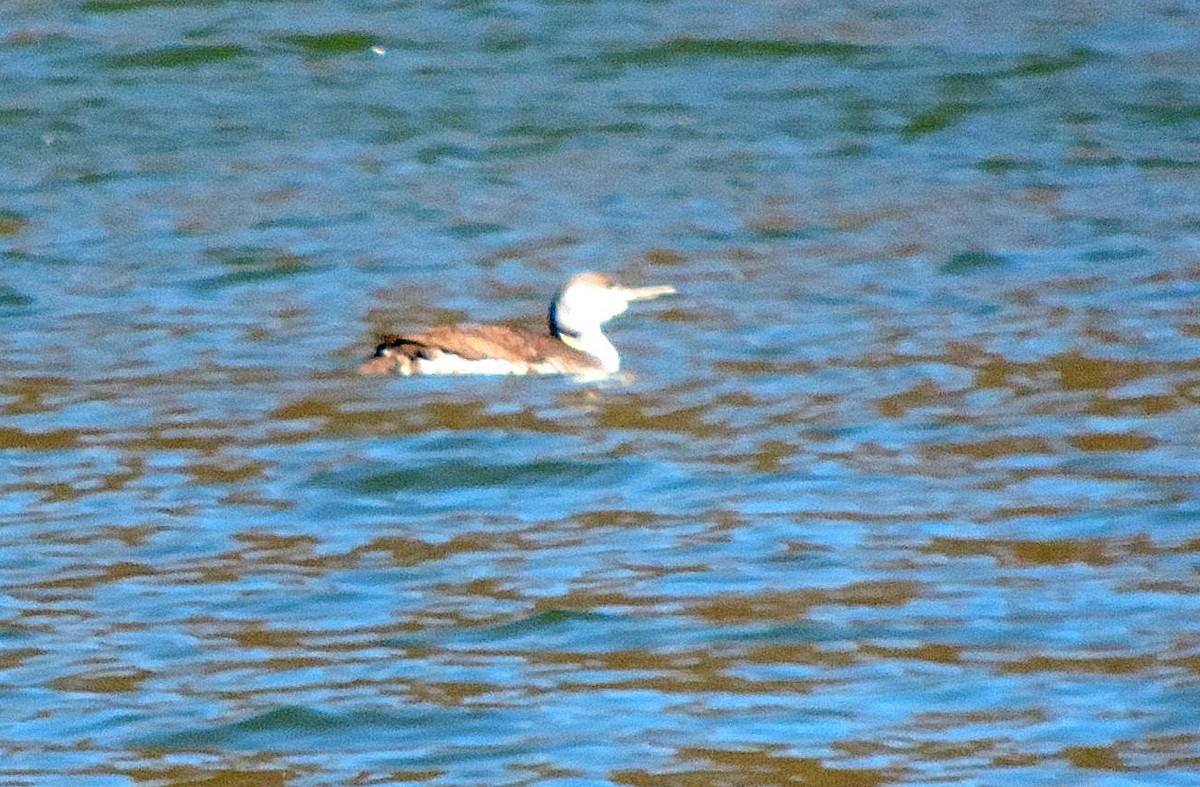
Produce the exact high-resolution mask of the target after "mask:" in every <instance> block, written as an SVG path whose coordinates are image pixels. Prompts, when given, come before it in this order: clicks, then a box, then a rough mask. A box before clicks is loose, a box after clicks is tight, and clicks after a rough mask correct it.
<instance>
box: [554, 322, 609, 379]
mask: <svg viewBox="0 0 1200 787" xmlns="http://www.w3.org/2000/svg"><path fill="white" fill-rule="evenodd" d="M548 322H549V325H550V335H551V336H553V337H554V338H556V339H558V340H559V341H561V342H562V343H563V344H565V345H567V346H568V347H572V348H574V349H576V350H579V351H580V352H585V353H587V354H588V355H591V356H593V357H594V358H596V359H597V360H599V361H600V366H601V368H602V369H603V370H604V371H605V372H608V373H612V372H616V371H618V370H620V368H621V356H620V355H618V354H617V348H616V347H613V344H612V342H610V341H609V340H608V337H607V336H605V335H604V332H603V331H601V330H600V326H599V325H589V326H587V327H586V328H583V329H579V328H576V327H573V326H571V325H569V324H564V321H563V320H562V319H561V318H560V316H559V314H558V313H557V311H556V310H554V309H551V310H550V319H549V320H548Z"/></svg>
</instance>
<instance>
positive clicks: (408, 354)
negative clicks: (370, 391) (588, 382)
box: [359, 273, 675, 376]
mask: <svg viewBox="0 0 1200 787" xmlns="http://www.w3.org/2000/svg"><path fill="white" fill-rule="evenodd" d="M673 292H675V288H674V287H670V286H654V287H624V286H622V285H620V284H617V283H616V282H614V281H612V280H611V279H609V278H608V277H607V276H604V275H603V274H600V273H580V274H577V275H575V276H573V277H572V278H571V279H570V281H568V282H567V283H566V284H565V285H563V288H562V289H561V290H559V291H558V294H557V295H555V296H554V300H552V301H551V302H550V311H549V313H548V314H547V316H546V326H547V328H548V331H547V332H545V333H537V332H534V331H529V330H525V329H523V328H510V327H508V326H504V325H443V326H439V327H436V328H430V329H429V330H426V331H422V332H420V333H412V334H407V335H404V336H398V335H387V336H382V337H380V340H379V345H378V346H377V347H376V348H375V355H374V356H373V357H372V358H371V359H370V360H369V361H367V362H366V363H364V364H363V365H362V366H361V367H359V371H360V372H361V373H363V374H401V375H406V376H407V375H413V374H574V375H586V376H601V375H607V374H613V373H615V372H617V371H618V370H620V368H621V357H620V356H619V355H618V354H617V348H616V347H613V345H612V342H610V341H609V340H608V337H606V336H605V335H604V333H603V332H602V331H601V330H600V326H601V325H603V324H604V323H606V322H608V321H609V320H611V319H612V318H613V317H616V316H617V315H618V314H620V313H621V312H623V311H625V310H626V309H627V308H629V304H630V303H632V302H633V301H648V300H653V299H654V298H657V297H659V296H660V295H669V294H671V293H673Z"/></svg>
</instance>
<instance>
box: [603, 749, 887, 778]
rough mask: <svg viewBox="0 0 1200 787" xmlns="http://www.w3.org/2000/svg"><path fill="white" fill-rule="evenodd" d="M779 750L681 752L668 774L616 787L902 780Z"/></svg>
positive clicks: (630, 773) (639, 772) (628, 773)
mask: <svg viewBox="0 0 1200 787" xmlns="http://www.w3.org/2000/svg"><path fill="white" fill-rule="evenodd" d="M782 752H783V748H782V747H778V748H775V747H764V748H761V749H757V750H733V749H712V748H698V747H688V748H682V749H679V750H678V751H677V752H676V754H675V757H674V760H675V762H674V763H672V766H671V768H670V769H669V770H658V771H650V770H643V769H628V770H621V771H615V772H614V773H613V774H612V778H613V780H614V781H615V782H617V783H618V784H629V785H634V786H635V787H658V786H659V785H670V787H699V785H710V784H720V785H727V784H728V785H763V784H806V785H816V786H817V787H876V785H880V784H885V783H888V782H892V781H894V780H895V779H897V778H899V777H900V776H901V775H902V774H901V772H899V771H897V770H895V769H889V770H874V769H854V768H836V767H830V766H827V765H825V764H824V763H823V762H821V760H819V759H816V758H811V757H793V756H789V755H786V754H784V753H782Z"/></svg>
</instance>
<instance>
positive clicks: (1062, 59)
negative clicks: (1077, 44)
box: [1009, 49, 1097, 77]
mask: <svg viewBox="0 0 1200 787" xmlns="http://www.w3.org/2000/svg"><path fill="white" fill-rule="evenodd" d="M1096 59H1097V56H1096V53H1095V52H1093V51H1091V50H1090V49H1075V50H1072V51H1070V52H1068V53H1067V54H1065V55H1058V56H1055V55H1027V56H1025V57H1022V58H1021V59H1020V60H1018V61H1017V65H1016V66H1014V67H1013V69H1012V71H1010V72H1009V75H1011V76H1017V77H1035V76H1052V75H1054V74H1061V73H1063V72H1065V71H1074V70H1075V69H1077V68H1082V67H1083V66H1086V65H1087V64H1089V63H1091V62H1093V61H1095V60H1096Z"/></svg>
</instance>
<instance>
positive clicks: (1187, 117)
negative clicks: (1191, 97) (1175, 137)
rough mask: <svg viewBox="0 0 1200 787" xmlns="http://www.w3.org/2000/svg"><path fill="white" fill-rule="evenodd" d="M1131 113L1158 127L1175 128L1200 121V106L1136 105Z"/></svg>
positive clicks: (1178, 103) (1177, 104) (1180, 104)
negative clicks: (1175, 126) (1181, 124)
mask: <svg viewBox="0 0 1200 787" xmlns="http://www.w3.org/2000/svg"><path fill="white" fill-rule="evenodd" d="M1129 111H1130V112H1133V113H1134V114H1136V115H1140V116H1141V117H1142V119H1143V120H1145V121H1147V122H1149V123H1152V124H1154V125H1156V126H1174V125H1178V124H1180V123H1191V122H1193V121H1196V120H1200V104H1189V103H1184V102H1170V103H1162V104H1134V105H1131V106H1130V107H1129Z"/></svg>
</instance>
